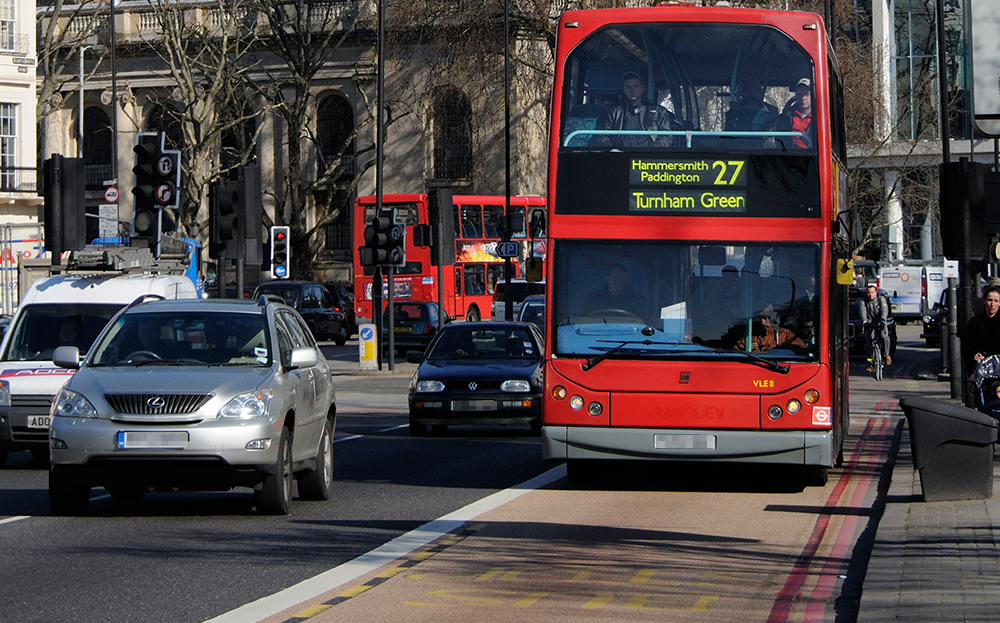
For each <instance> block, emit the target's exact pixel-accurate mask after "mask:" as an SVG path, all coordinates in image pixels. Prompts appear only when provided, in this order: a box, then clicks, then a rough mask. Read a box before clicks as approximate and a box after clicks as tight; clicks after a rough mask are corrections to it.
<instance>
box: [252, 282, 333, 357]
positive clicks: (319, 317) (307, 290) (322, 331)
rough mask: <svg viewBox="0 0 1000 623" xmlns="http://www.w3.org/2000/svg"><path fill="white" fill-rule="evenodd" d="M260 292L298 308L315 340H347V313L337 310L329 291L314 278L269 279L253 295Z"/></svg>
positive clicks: (255, 295)
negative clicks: (293, 279) (307, 279)
mask: <svg viewBox="0 0 1000 623" xmlns="http://www.w3.org/2000/svg"><path fill="white" fill-rule="evenodd" d="M262 294H266V295H273V296H277V297H280V298H281V299H282V300H283V301H284V302H285V303H286V304H287V305H289V306H290V307H293V308H295V311H297V312H299V315H301V316H302V318H303V320H305V321H306V324H307V325H309V330H310V331H312V334H313V337H314V338H316V340H317V341H320V340H332V341H333V342H336V344H337V346H343V345H344V344H345V343H346V342H347V317H346V316H345V315H344V313H343V312H341V311H338V310H337V309H336V306H335V304H334V301H333V297H332V296H330V292H329V291H328V290H327V289H326V287H325V286H323V284H321V283H316V282H314V281H268V282H267V283H262V284H260V285H259V286H257V289H256V290H255V291H254V293H253V298H254V299H257V298H259V297H260V296H261V295H262Z"/></svg>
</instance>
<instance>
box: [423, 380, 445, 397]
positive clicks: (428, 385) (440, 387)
mask: <svg viewBox="0 0 1000 623" xmlns="http://www.w3.org/2000/svg"><path fill="white" fill-rule="evenodd" d="M443 391H444V383H442V382H441V381H417V393H418V394H430V393H433V392H443Z"/></svg>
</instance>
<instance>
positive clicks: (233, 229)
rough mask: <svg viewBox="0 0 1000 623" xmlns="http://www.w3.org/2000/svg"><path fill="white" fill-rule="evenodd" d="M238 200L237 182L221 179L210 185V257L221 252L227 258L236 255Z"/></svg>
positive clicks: (216, 255) (238, 229)
mask: <svg viewBox="0 0 1000 623" xmlns="http://www.w3.org/2000/svg"><path fill="white" fill-rule="evenodd" d="M239 202H240V193H239V184H238V183H237V182H234V181H232V180H228V179H221V180H218V181H217V182H215V184H214V185H213V186H212V188H211V190H210V194H209V198H208V207H209V212H210V215H209V228H208V238H209V249H208V253H209V257H211V258H212V259H218V258H219V256H220V255H221V254H222V253H225V255H226V256H227V257H229V258H235V257H236V254H237V252H238V249H237V246H238V244H237V238H238V236H239V234H240V219H239V215H238V211H239Z"/></svg>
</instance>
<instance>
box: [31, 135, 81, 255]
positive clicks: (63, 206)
mask: <svg viewBox="0 0 1000 623" xmlns="http://www.w3.org/2000/svg"><path fill="white" fill-rule="evenodd" d="M42 170H43V180H42V189H43V190H42V193H43V195H44V197H45V207H44V212H43V215H44V221H45V223H44V225H45V247H46V250H47V251H52V252H53V253H54V254H56V255H58V254H60V253H62V252H63V251H78V250H80V249H82V248H83V247H84V246H85V245H86V243H87V228H86V208H85V206H84V181H85V180H84V178H85V173H84V168H83V160H82V159H80V158H63V157H62V155H60V154H52V157H51V158H49V159H48V160H46V161H45V163H44V165H43V169H42Z"/></svg>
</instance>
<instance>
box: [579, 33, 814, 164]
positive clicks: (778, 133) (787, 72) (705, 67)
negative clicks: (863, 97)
mask: <svg viewBox="0 0 1000 623" xmlns="http://www.w3.org/2000/svg"><path fill="white" fill-rule="evenodd" d="M814 96H815V72H814V67H813V62H812V59H811V58H810V57H809V55H808V54H807V53H806V51H805V50H804V49H803V48H802V47H801V46H800V45H799V44H798V43H796V42H795V41H794V40H792V39H791V38H789V37H788V36H787V35H785V34H784V33H782V32H781V31H779V30H777V29H775V28H772V27H770V26H759V25H743V24H685V23H651V24H629V25H612V26H608V27H606V28H604V29H602V30H600V31H598V32H596V33H594V34H593V35H591V36H590V37H588V38H587V39H586V40H584V41H583V42H582V43H581V44H580V45H579V46H577V48H576V49H575V50H573V52H572V53H570V55H569V56H568V57H567V59H566V65H565V67H564V76H563V94H562V119H563V125H562V128H561V133H560V136H561V140H560V147H561V148H579V149H586V150H594V149H599V150H605V149H618V150H623V151H640V150H641V151H647V150H664V149H669V150H698V151H706V150H708V151H730V150H738V151H747V150H757V149H759V150H774V151H776V152H777V153H781V152H785V151H794V152H796V153H803V152H815V150H816V147H815V146H816V128H815V123H814V122H813V113H812V111H813V110H814V106H815V102H814Z"/></svg>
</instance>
